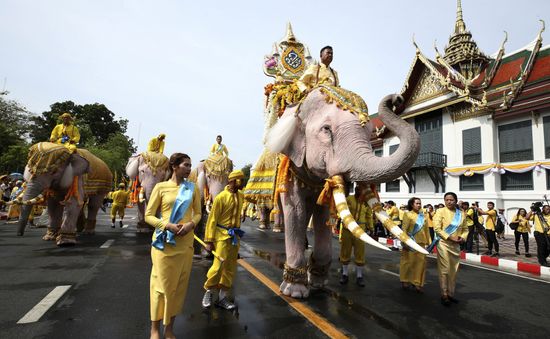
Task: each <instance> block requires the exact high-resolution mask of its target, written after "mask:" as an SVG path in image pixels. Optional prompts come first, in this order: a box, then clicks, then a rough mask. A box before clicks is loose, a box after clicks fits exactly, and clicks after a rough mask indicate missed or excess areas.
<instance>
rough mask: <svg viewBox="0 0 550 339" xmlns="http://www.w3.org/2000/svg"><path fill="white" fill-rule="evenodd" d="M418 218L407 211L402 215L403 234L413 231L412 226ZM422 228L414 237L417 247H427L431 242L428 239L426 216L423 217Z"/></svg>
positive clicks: (430, 239) (414, 213)
mask: <svg viewBox="0 0 550 339" xmlns="http://www.w3.org/2000/svg"><path fill="white" fill-rule="evenodd" d="M417 218H418V214H417V213H416V212H414V211H408V212H405V213H403V226H402V228H403V232H405V233H407V234H409V233H411V232H412V231H413V229H414V226H415V225H416V220H417ZM423 225H424V226H423V227H422V229H421V230H420V231H418V233H416V234H415V236H414V241H416V243H417V244H419V245H429V244H430V243H431V242H432V238H431V237H430V231H429V230H428V227H427V226H428V220H427V218H426V216H424V224H423Z"/></svg>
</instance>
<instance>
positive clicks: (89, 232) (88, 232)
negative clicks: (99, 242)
mask: <svg viewBox="0 0 550 339" xmlns="http://www.w3.org/2000/svg"><path fill="white" fill-rule="evenodd" d="M82 234H84V235H95V230H88V229H84V230H83V231H82Z"/></svg>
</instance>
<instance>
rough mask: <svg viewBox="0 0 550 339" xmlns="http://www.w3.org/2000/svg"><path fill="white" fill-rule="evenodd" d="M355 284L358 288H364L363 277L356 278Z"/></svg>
mask: <svg viewBox="0 0 550 339" xmlns="http://www.w3.org/2000/svg"><path fill="white" fill-rule="evenodd" d="M355 283H357V286H359V287H365V282H364V281H363V277H357V280H356V281H355Z"/></svg>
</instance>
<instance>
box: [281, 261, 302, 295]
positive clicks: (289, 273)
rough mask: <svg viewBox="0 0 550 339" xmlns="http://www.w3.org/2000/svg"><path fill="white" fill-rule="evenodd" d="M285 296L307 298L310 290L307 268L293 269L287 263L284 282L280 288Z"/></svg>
mask: <svg viewBox="0 0 550 339" xmlns="http://www.w3.org/2000/svg"><path fill="white" fill-rule="evenodd" d="M279 289H280V290H281V292H282V293H283V294H284V295H287V296H289V297H293V298H307V297H308V296H309V288H308V287H307V267H305V266H303V267H298V268H293V267H290V266H289V265H288V264H286V263H285V269H284V271H283V282H282V283H281V286H280V287H279Z"/></svg>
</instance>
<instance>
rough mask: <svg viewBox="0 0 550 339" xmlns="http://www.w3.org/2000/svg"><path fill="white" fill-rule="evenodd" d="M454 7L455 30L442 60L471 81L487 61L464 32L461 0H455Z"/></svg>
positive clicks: (466, 32) (465, 31)
mask: <svg viewBox="0 0 550 339" xmlns="http://www.w3.org/2000/svg"><path fill="white" fill-rule="evenodd" d="M456 7H457V8H456V22H455V29H454V32H453V34H451V36H450V37H449V43H448V45H447V47H445V55H444V56H443V58H444V59H445V61H446V62H447V63H448V64H449V65H451V66H452V67H453V68H455V69H456V70H458V71H459V72H460V73H461V74H462V75H463V76H464V77H465V78H466V79H473V78H474V77H476V76H477V75H478V74H479V72H480V71H481V68H482V67H483V65H484V64H485V63H486V62H487V60H488V59H487V57H486V56H485V55H484V54H483V53H482V52H481V51H480V50H479V48H478V47H477V44H476V42H475V41H474V40H473V39H472V34H471V33H470V32H468V31H467V30H466V24H465V23H464V18H463V16H462V1H461V0H457V2H456Z"/></svg>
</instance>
